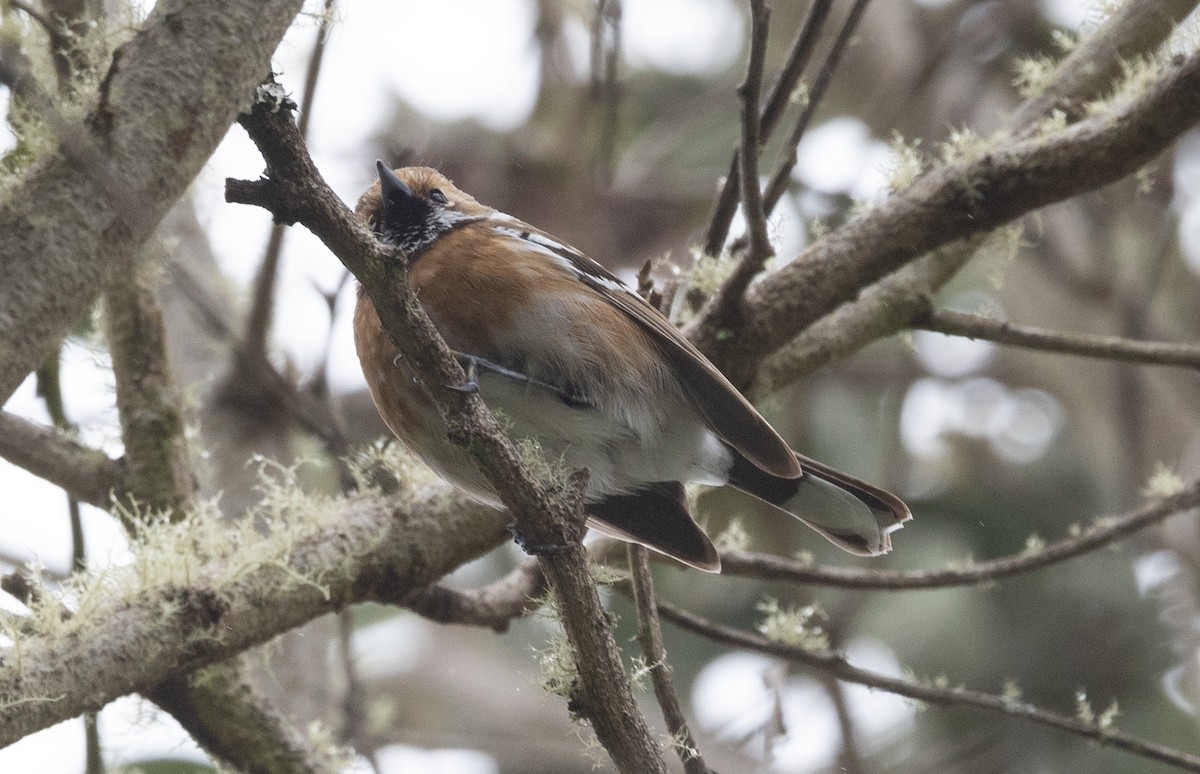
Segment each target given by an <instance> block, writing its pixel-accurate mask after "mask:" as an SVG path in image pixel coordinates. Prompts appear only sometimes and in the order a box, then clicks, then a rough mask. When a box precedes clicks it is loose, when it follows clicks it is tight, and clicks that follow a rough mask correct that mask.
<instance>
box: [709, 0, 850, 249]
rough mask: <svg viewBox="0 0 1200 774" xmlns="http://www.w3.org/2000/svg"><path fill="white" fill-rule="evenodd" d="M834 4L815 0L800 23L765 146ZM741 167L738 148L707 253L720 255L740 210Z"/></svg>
mask: <svg viewBox="0 0 1200 774" xmlns="http://www.w3.org/2000/svg"><path fill="white" fill-rule="evenodd" d="M831 7H833V0H814V2H813V3H812V5H810V6H809V9H808V15H807V16H806V17H805V18H804V23H803V24H802V25H801V26H800V31H799V33H797V35H796V40H795V42H794V43H792V48H791V50H790V52H789V53H788V59H787V62H786V63H785V64H784V66H783V69H782V70H781V71H780V73H779V77H778V78H777V79H776V80H775V85H774V86H772V87H771V93H770V95H769V96H768V97H767V104H766V106H765V107H764V108H763V112H762V120H761V122H760V129H759V133H760V137H759V140H760V142H761V144H764V145H765V144H766V143H767V141H768V140H770V139H771V135H772V133H774V131H775V127H776V126H778V124H779V120H780V119H781V118H783V113H784V110H785V109H786V108H787V106H788V104H789V103H790V102H791V101H792V97H793V95H794V94H795V92H796V86H797V84H798V83H799V82H800V76H801V75H802V74H803V72H804V68H805V66H807V64H808V60H809V59H810V58H811V57H812V53H813V51H814V50H815V49H816V42H817V39H818V37H819V36H820V33H821V28H822V27H824V25H825V19H826V17H828V16H829V9H830V8H831ZM739 169H741V159H740V158H739V157H738V152H737V151H736V150H735V151H734V152H733V158H732V159H731V160H730V162H729V172H728V173H726V175H725V182H724V184H723V185H722V186H721V193H720V194H718V195H717V201H716V204H714V205H713V214H712V217H711V218H709V223H708V229H707V230H706V231H705V233H704V254H705V255H712V256H716V255H720V254H721V247H722V246H723V245H724V244H725V239H726V237H728V236H729V225H730V223H732V222H733V216H734V213H736V212H737V204H738V193H739V187H740V186H739V183H738V181H739V177H740V176H739V175H738V170H739Z"/></svg>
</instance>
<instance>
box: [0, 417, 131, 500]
mask: <svg viewBox="0 0 1200 774" xmlns="http://www.w3.org/2000/svg"><path fill="white" fill-rule="evenodd" d="M0 457H4V458H5V459H6V460H8V461H9V462H11V463H13V464H14V465H17V466H19V467H22V468H24V469H25V470H28V471H29V472H30V473H32V474H34V475H35V476H40V477H41V478H44V479H46V480H47V481H49V482H51V483H52V484H55V485H57V486H60V487H62V488H63V489H65V490H66V491H68V492H70V493H71V494H73V495H74V496H76V497H78V498H79V499H80V500H82V501H83V502H85V503H89V504H91V505H95V506H96V507H97V508H108V507H109V506H110V505H111V504H112V500H111V498H112V496H113V494H114V493H116V494H118V495H120V494H121V493H123V492H124V491H125V476H124V471H123V469H122V463H121V462H120V461H117V460H112V459H109V458H108V456H107V455H105V454H104V452H102V451H99V450H97V449H90V448H88V447H86V446H84V445H83V444H81V443H79V442H78V441H74V440H72V439H70V438H68V437H67V436H65V435H63V434H62V433H60V432H58V431H56V430H54V429H52V428H48V427H42V426H40V425H36V424H34V423H33V422H30V421H28V420H26V419H22V418H21V417H19V416H17V415H15V414H11V413H9V412H7V411H0Z"/></svg>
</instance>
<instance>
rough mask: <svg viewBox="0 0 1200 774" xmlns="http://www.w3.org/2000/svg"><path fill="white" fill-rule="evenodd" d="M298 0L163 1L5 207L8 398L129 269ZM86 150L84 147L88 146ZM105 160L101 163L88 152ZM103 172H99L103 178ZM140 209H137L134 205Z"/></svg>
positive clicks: (248, 90) (0, 260) (2, 245)
mask: <svg viewBox="0 0 1200 774" xmlns="http://www.w3.org/2000/svg"><path fill="white" fill-rule="evenodd" d="M302 6H303V2H302V0H265V1H264V2H247V1H246V0H207V1H206V2H195V0H164V2H161V3H158V4H157V5H156V6H155V7H154V10H153V11H152V12H151V13H150V15H149V17H148V18H147V19H146V21H145V23H144V24H143V25H142V28H141V29H140V30H139V31H138V33H137V34H136V36H135V37H134V38H133V40H131V41H130V42H129V43H127V44H126V45H124V46H122V47H121V48H120V49H118V51H117V52H116V53H115V55H114V57H113V61H112V63H111V65H110V67H109V71H108V73H107V75H106V76H105V78H104V80H103V88H102V90H101V93H100V94H98V95H96V97H95V101H94V102H93V104H92V107H91V112H90V115H89V119H88V121H87V122H86V125H80V126H75V127H74V129H75V130H76V133H75V134H74V135H73V138H72V137H67V136H64V133H63V132H61V131H59V129H58V128H57V127H56V128H55V131H56V132H58V133H59V135H60V137H59V139H60V142H61V153H60V155H59V156H58V157H56V158H48V159H44V160H42V161H41V162H40V163H39V164H37V165H35V166H34V167H32V168H31V169H30V170H29V172H28V173H27V174H26V176H25V177H24V178H23V179H22V180H21V181H20V182H18V183H17V184H16V185H15V186H13V187H12V188H11V189H10V190H9V191H7V192H6V195H5V198H4V201H3V202H0V233H3V234H4V239H3V240H0V274H2V275H3V276H4V282H3V283H0V352H4V358H3V359H0V403H3V402H4V401H6V400H7V399H8V397H9V396H10V395H11V394H12V392H13V390H15V389H16V387H17V385H19V384H20V383H21V380H23V379H24V378H25V376H26V375H27V374H28V373H30V372H31V371H33V370H34V369H35V368H37V366H38V365H39V364H40V363H42V362H43V361H44V360H45V359H46V357H47V356H48V355H49V354H50V352H51V351H53V348H54V347H55V346H56V345H57V343H58V342H59V341H60V340H61V339H62V337H63V335H64V334H65V333H66V331H67V328H68V327H69V326H70V325H72V324H73V323H75V322H76V321H77V320H78V319H80V318H81V317H82V316H83V313H84V311H85V310H86V309H87V307H88V305H89V304H90V303H91V302H92V300H93V299H95V298H96V295H97V294H98V293H99V292H100V291H101V290H102V289H103V288H104V287H106V286H107V285H108V284H109V282H111V280H112V279H113V278H114V277H115V276H116V275H117V274H118V273H119V272H120V271H121V270H122V267H123V266H126V265H127V263H126V260H127V259H128V256H130V255H132V254H134V253H136V252H137V250H138V249H139V247H140V246H141V245H142V244H144V243H145V241H146V240H147V239H148V238H149V237H150V235H151V233H152V232H153V229H154V227H155V226H156V225H157V224H158V222H159V220H160V219H161V218H162V217H163V215H164V214H165V213H166V211H167V209H168V208H169V207H170V206H171V205H172V204H173V203H174V202H175V200H176V199H178V198H179V196H180V195H181V194H182V193H183V191H184V190H185V189H186V188H187V186H188V185H189V184H190V183H191V181H192V180H193V178H195V176H196V174H197V172H199V171H200V168H201V166H202V165H203V164H204V162H205V161H206V160H207V159H208V157H209V156H210V155H211V154H212V151H213V149H215V148H216V147H217V143H219V142H220V141H221V139H222V138H223V137H224V136H225V133H226V131H227V130H228V129H229V126H230V125H231V124H232V123H233V121H234V119H235V118H236V116H237V113H238V111H239V109H240V108H241V106H242V105H244V104H245V102H246V100H247V99H249V97H250V95H251V94H252V93H253V90H254V86H255V85H256V84H257V83H258V82H259V81H260V80H261V79H262V74H263V73H264V72H266V71H267V70H268V69H269V67H270V60H271V55H272V53H273V52H274V50H275V47H276V46H277V45H278V43H279V41H280V39H281V38H282V37H283V33H284V31H285V30H286V29H287V28H288V26H289V25H290V24H291V20H292V19H293V17H295V15H296V14H297V13H298V12H299V11H300V9H301V7H302ZM84 145H86V146H87V147H83V146H84ZM97 155H98V156H99V157H100V159H99V160H100V161H102V162H103V163H102V164H98V165H96V164H91V163H90V161H89V159H93V157H94V156H97ZM101 171H103V173H101ZM129 205H136V206H129Z"/></svg>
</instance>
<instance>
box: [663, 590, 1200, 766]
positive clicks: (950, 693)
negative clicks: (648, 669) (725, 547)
mask: <svg viewBox="0 0 1200 774" xmlns="http://www.w3.org/2000/svg"><path fill="white" fill-rule="evenodd" d="M658 611H659V613H660V614H661V615H662V617H663V618H665V619H666V620H668V621H670V622H672V623H674V624H675V625H677V626H679V627H680V628H683V629H686V630H687V631H690V632H694V633H696V634H699V635H701V636H703V637H705V638H707V639H710V640H712V641H714V642H719V643H722V644H724V645H731V646H733V647H737V648H746V649H749V650H754V651H757V652H759V653H765V654H767V655H770V656H776V657H779V658H784V659H788V660H789V661H793V662H795V663H797V664H802V665H804V666H807V667H810V668H812V669H817V670H820V671H822V672H824V673H826V674H830V675H833V676H834V677H836V678H838V679H839V680H844V681H846V682H849V683H856V684H859V685H866V686H869V687H871V688H877V689H879V690H882V691H887V692H889V693H894V694H897V695H899V696H906V697H908V698H910V699H915V700H917V701H923V702H928V703H930V704H937V705H940V706H946V707H953V706H966V707H976V708H979V709H985V710H988V711H990V712H995V713H999V714H1001V715H1005V716H1008V717H1014V718H1022V719H1024V720H1028V721H1030V722H1033V723H1037V724H1039V725H1044V726H1049V727H1050V728H1055V729H1058V730H1059V731H1065V732H1066V733H1069V734H1073V735H1075V736H1079V737H1082V738H1084V739H1088V740H1090V741H1092V742H1094V743H1096V744H1099V745H1102V746H1104V747H1112V748H1115V749H1118V750H1124V751H1125V752H1127V753H1130V754H1132V755H1136V756H1138V757H1141V758H1145V759H1147V760H1154V761H1159V762H1161V763H1166V764H1168V765H1171V766H1176V767H1178V768H1180V769H1182V770H1184V771H1200V757H1197V756H1195V755H1190V754H1188V753H1184V752H1181V751H1179V750H1174V749H1172V748H1170V747H1166V746H1164V745H1161V744H1157V743H1155V742H1150V741H1147V740H1145V739H1141V738H1139V737H1136V736H1133V735H1132V734H1127V733H1125V732H1123V731H1118V730H1117V729H1115V728H1113V727H1112V726H1111V725H1107V724H1105V723H1103V722H1097V721H1091V722H1087V721H1084V720H1082V719H1080V718H1078V717H1074V716H1071V715H1064V714H1061V713H1057V712H1051V711H1050V710H1046V709H1042V708H1040V707H1036V706H1034V705H1033V704H1030V703H1029V702H1026V701H1024V700H1022V699H1020V698H1010V697H1007V696H999V695H996V694H991V693H986V692H984V691H973V690H968V689H966V688H941V687H937V686H933V685H923V684H920V683H915V682H912V681H910V680H905V679H902V678H897V677H889V676H887V675H882V674H879V673H878V672H872V671H870V670H866V669H861V668H859V667H856V666H854V665H852V664H851V663H850V662H849V661H847V660H846V658H845V657H844V656H842V655H840V654H838V653H834V652H832V651H827V650H806V649H804V648H799V647H795V646H791V645H784V644H782V643H779V642H774V641H771V640H768V639H766V638H765V637H760V636H758V635H754V634H749V633H747V632H743V631H741V630H738V629H733V628H731V627H728V626H722V625H720V624H716V623H713V622H712V621H709V620H707V619H704V618H702V617H700V616H698V615H695V614H694V613H689V612H687V611H685V610H681V609H679V608H677V607H674V606H672V605H670V604H668V603H666V602H661V601H660V602H659V603H658Z"/></svg>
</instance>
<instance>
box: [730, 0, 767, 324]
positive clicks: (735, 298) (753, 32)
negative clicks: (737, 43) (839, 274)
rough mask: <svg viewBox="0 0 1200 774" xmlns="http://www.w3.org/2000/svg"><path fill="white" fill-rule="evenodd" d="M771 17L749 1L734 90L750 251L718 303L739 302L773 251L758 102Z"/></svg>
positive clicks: (759, 2) (763, 6)
mask: <svg viewBox="0 0 1200 774" xmlns="http://www.w3.org/2000/svg"><path fill="white" fill-rule="evenodd" d="M770 16H771V13H770V9H768V8H767V5H766V3H765V2H764V0H750V24H751V29H750V59H749V62H748V63H747V65H746V80H744V81H742V85H741V86H739V87H738V90H737V92H738V99H739V100H741V103H742V144H741V148H740V149H739V151H738V157H739V158H740V160H741V163H740V164H739V169H738V173H739V175H740V177H741V181H740V186H739V187H740V188H741V192H742V212H743V214H744V215H745V217H746V230H747V232H748V233H749V235H750V250H749V252H747V253H746V256H745V257H744V258H743V259H742V260H741V261H739V262H738V265H737V267H736V268H735V269H734V271H733V274H731V275H730V276H729V279H727V280H726V281H725V284H724V285H723V286H722V287H721V291H720V297H719V298H718V300H717V304H722V303H726V304H740V302H741V299H742V295H743V294H744V293H745V291H746V288H747V287H749V285H750V281H751V280H752V279H754V277H755V276H757V274H758V273H759V272H760V271H762V269H763V266H765V265H766V263H767V260H768V259H769V258H770V257H771V256H772V255H773V254H774V252H775V251H774V249H772V247H771V239H770V237H769V236H768V235H767V215H766V213H765V212H764V211H763V198H762V191H761V189H760V188H759V182H758V152H759V149H760V147H761V142H762V139H761V136H760V134H759V115H758V110H759V108H758V102H759V93H760V90H761V89H762V78H763V63H764V61H765V59H766V53H767V33H768V29H769V24H770Z"/></svg>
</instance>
